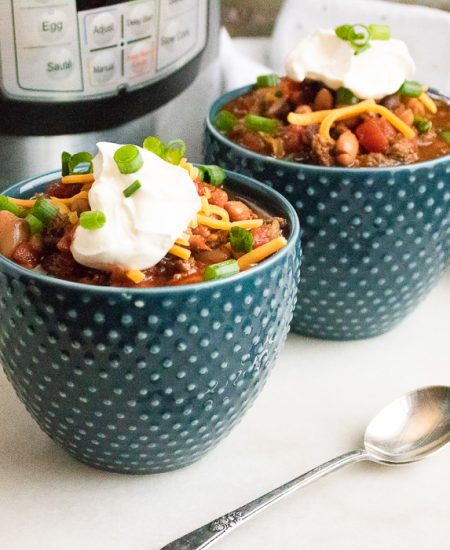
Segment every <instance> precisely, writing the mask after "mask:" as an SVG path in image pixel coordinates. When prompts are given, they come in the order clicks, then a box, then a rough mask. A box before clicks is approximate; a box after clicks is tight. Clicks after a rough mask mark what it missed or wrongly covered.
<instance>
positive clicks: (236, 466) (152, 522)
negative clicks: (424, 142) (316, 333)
mask: <svg viewBox="0 0 450 550" xmlns="http://www.w3.org/2000/svg"><path fill="white" fill-rule="evenodd" d="M449 310H450V273H449V272H447V274H446V276H445V277H444V278H443V279H442V280H441V281H440V283H439V285H438V286H437V287H436V288H435V289H434V290H433V292H432V293H431V294H430V295H429V296H428V298H427V299H426V300H425V301H424V302H423V303H422V304H421V305H420V307H419V308H418V309H417V310H416V311H415V312H414V313H413V314H412V315H411V316H410V317H409V318H408V319H407V320H406V321H404V322H403V324H401V325H400V326H399V327H398V328H397V329H395V330H393V331H392V332H390V333H389V334H386V335H384V336H381V337H378V338H375V339H372V340H364V341H356V342H325V341H318V340H309V339H305V338H301V337H298V336H290V337H289V339H288V342H287V346H286V348H285V349H284V351H283V353H282V355H281V357H280V359H279V361H278V364H277V366H276V368H275V370H274V372H273V374H272V376H271V377H270V378H269V381H268V383H267V385H266V387H265V389H264V390H263V393H262V394H261V396H260V397H259V399H257V401H256V403H255V404H254V406H253V408H252V409H251V411H250V412H249V413H248V414H247V416H245V417H244V419H243V421H242V422H241V423H240V424H239V426H237V427H236V428H235V430H234V431H233V432H232V433H231V435H230V436H229V437H228V438H227V439H226V440H225V441H223V442H222V443H221V444H220V445H219V446H218V447H217V448H216V449H215V450H213V451H212V452H211V453H210V454H209V455H207V456H206V457H205V458H204V459H203V460H201V461H200V462H198V463H197V464H194V465H193V466H190V467H188V468H186V469H184V470H179V471H177V472H173V473H169V474H161V475H156V476H143V477H132V476H123V475H118V474H110V473H104V472H101V471H98V470H94V469H91V468H89V467H87V466H85V465H82V464H79V463H77V462H76V461H75V460H74V459H72V458H70V457H69V456H68V455H66V454H65V452H64V451H62V450H61V449H59V448H58V447H57V446H56V445H55V444H54V443H53V442H52V441H51V440H50V439H49V438H47V436H45V435H44V434H43V433H42V432H41V431H40V430H39V428H38V427H37V425H36V424H35V423H34V421H33V420H32V419H31V418H30V417H29V416H28V414H27V413H26V412H25V409H24V407H23V406H22V405H21V404H20V402H19V401H18V399H17V398H16V396H15V394H14V393H13V391H12V389H11V388H10V386H9V384H8V382H7V381H6V379H5V377H4V375H3V374H2V375H1V376H0V541H1V542H0V548H2V550H62V549H64V550H80V549H82V550H103V549H105V550H157V549H159V548H160V547H162V546H163V545H164V544H167V543H168V542H169V541H171V540H172V539H174V538H176V537H178V536H180V535H182V534H184V533H185V532H187V531H190V530H192V529H194V528H196V527H199V526H200V525H202V524H203V523H205V522H207V521H209V520H211V519H214V518H215V517H216V516H218V515H221V514H222V513H225V512H228V511H230V510H232V509H233V508H235V507H237V506H239V505H241V504H243V503H245V502H247V501H249V500H251V499H253V498H255V497H257V496H259V495H260V494H261V493H263V492H266V491H267V490H270V489H271V488H273V487H275V486H276V485H279V484H281V483H282V482H284V481H287V480H288V479H290V478H292V477H294V476H296V475H298V474H300V473H302V472H303V471H305V470H307V469H309V468H311V467H313V466H315V465H317V464H319V463H321V462H322V461H325V460H327V459H329V458H331V457H333V456H335V455H337V454H339V453H342V452H345V451H346V450H351V449H352V448H354V447H355V446H356V445H357V444H358V439H359V436H360V434H362V432H363V430H364V427H365V424H366V422H367V421H368V420H369V419H370V418H371V416H372V415H373V414H374V413H376V412H377V411H378V410H379V408H380V407H382V406H383V405H385V404H387V403H388V402H389V401H391V400H392V399H394V398H396V397H397V396H400V395H401V394H403V393H404V392H406V391H409V390H411V389H413V388H415V387H419V386H425V385H429V384H447V385H450V321H449ZM449 491H450V449H446V450H444V451H442V452H441V453H439V454H437V455H436V456H434V457H431V458H430V459H428V460H427V461H426V462H423V463H418V464H415V465H410V466H402V467H400V468H392V467H390V468H388V467H382V466H376V465H371V464H357V465H354V466H351V467H349V468H347V469H346V470H343V471H341V472H338V473H336V474H334V475H333V476H330V477H328V478H327V479H325V480H322V481H320V482H319V483H316V484H313V485H310V486H309V487H307V488H305V489H303V490H301V491H299V492H297V493H296V494H294V495H291V496H290V497H288V498H287V499H285V500H284V501H282V502H279V503H278V504H276V505H275V506H273V507H272V508H271V509H269V510H267V511H266V512H264V513H263V514H261V515H260V516H259V517H257V518H255V519H253V520H252V521H250V522H248V523H247V524H246V525H245V526H244V527H241V528H240V529H238V530H237V531H236V532H234V533H232V534H230V535H229V536H228V537H225V538H224V539H223V540H222V541H221V542H219V543H218V544H217V545H216V546H215V547H214V548H217V549H218V550H220V549H223V550H226V549H230V550H231V549H233V550H234V549H239V550H241V549H245V550H297V549H298V548H306V549H308V550H325V549H333V550H340V549H342V550H353V549H360V548H364V550H379V549H380V548H382V549H389V550H390V549H395V550H423V549H426V550H444V549H446V548H449V544H450V543H449V541H450V499H449Z"/></svg>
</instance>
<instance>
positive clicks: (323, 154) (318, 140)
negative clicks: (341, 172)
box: [312, 134, 335, 166]
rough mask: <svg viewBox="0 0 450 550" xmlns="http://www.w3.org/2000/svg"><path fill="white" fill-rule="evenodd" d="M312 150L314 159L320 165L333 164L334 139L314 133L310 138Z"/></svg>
mask: <svg viewBox="0 0 450 550" xmlns="http://www.w3.org/2000/svg"><path fill="white" fill-rule="evenodd" d="M312 150H313V153H314V156H315V157H316V161H317V163H318V164H321V165H322V166H334V164H335V160H334V154H333V152H334V141H333V140H329V139H325V138H323V137H321V136H320V135H319V134H316V135H315V136H314V137H313V140H312Z"/></svg>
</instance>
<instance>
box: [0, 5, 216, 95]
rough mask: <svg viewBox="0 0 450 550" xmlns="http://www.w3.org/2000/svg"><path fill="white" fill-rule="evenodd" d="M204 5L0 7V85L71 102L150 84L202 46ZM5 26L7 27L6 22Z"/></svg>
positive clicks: (12, 90)
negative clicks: (1, 24) (2, 25)
mask: <svg viewBox="0 0 450 550" xmlns="http://www.w3.org/2000/svg"><path fill="white" fill-rule="evenodd" d="M207 10H208V0H131V1H128V2H123V3H121V4H112V5H109V6H105V7H100V8H94V9H90V10H83V11H78V10H77V3H76V0H58V1H57V2H53V1H51V0H10V2H7V3H5V2H0V18H1V19H2V21H5V28H7V30H6V32H4V33H2V34H0V57H1V59H0V71H1V75H0V86H1V87H2V89H3V90H4V91H5V92H6V94H7V95H10V96H13V97H21V98H23V99H33V100H34V99H41V100H49V99H50V100H52V101H74V100H79V99H88V98H89V97H95V98H96V99H98V98H99V97H101V96H102V95H104V96H109V95H114V94H116V93H117V92H118V90H119V89H122V88H123V87H124V86H126V87H127V88H128V89H130V90H132V89H133V88H135V87H142V86H143V85H147V84H151V83H152V82H156V81H158V80H161V79H162V78H164V77H166V76H168V75H170V74H171V73H172V72H174V71H176V70H178V69H179V68H181V67H182V66H183V65H185V64H186V63H187V62H188V61H190V60H191V59H192V58H193V57H195V56H196V55H197V54H198V53H199V52H200V51H201V50H202V49H203V48H204V46H205V44H206V37H207V28H206V25H207ZM9 23H10V24H9Z"/></svg>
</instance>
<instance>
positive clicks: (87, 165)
mask: <svg viewBox="0 0 450 550" xmlns="http://www.w3.org/2000/svg"><path fill="white" fill-rule="evenodd" d="M63 154H64V153H63ZM67 154H68V153H67ZM67 165H68V168H69V174H92V171H93V168H92V155H91V153H88V152H86V151H82V152H81V153H76V154H75V155H71V157H70V158H69V159H68V160H67Z"/></svg>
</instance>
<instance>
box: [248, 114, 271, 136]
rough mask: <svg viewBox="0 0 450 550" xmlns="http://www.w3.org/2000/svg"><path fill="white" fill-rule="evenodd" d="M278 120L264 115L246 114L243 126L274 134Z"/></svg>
mask: <svg viewBox="0 0 450 550" xmlns="http://www.w3.org/2000/svg"><path fill="white" fill-rule="evenodd" d="M278 124H279V123H278V120H276V119H274V118H267V117H265V116H258V115H247V116H246V117H245V119H244V126H245V127H246V128H248V129H249V130H256V131H257V132H265V133H266V134H274V133H275V132H276V131H277V130H278Z"/></svg>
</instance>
